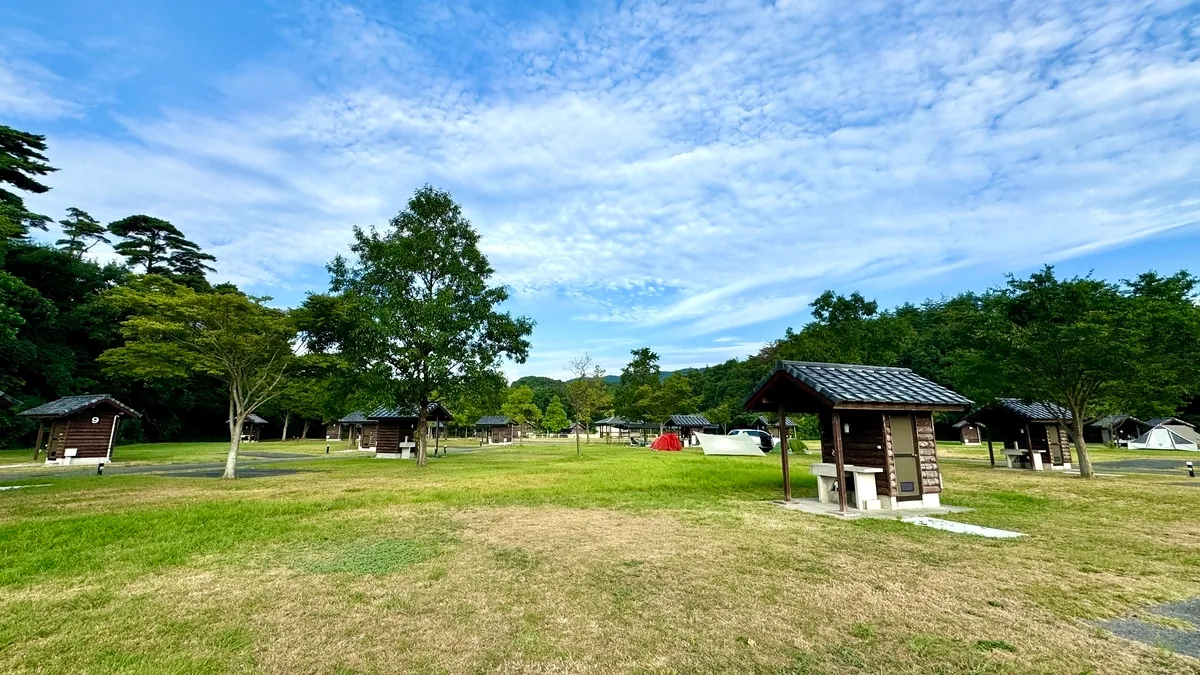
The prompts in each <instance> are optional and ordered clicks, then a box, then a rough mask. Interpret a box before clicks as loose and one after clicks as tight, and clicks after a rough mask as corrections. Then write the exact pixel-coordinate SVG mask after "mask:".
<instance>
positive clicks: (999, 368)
mask: <svg viewBox="0 0 1200 675" xmlns="http://www.w3.org/2000/svg"><path fill="white" fill-rule="evenodd" d="M1128 310H1129V305H1128V302H1127V299H1126V298H1125V297H1123V296H1122V294H1121V293H1120V291H1119V289H1118V288H1117V286H1116V285H1115V284H1111V283H1108V282H1105V281H1100V280H1098V279H1093V278H1091V277H1075V278H1073V279H1067V280H1059V279H1057V278H1055V276H1054V270H1053V268H1052V267H1050V266H1047V267H1045V268H1043V269H1042V270H1041V271H1039V272H1036V273H1034V274H1033V275H1031V276H1030V277H1029V279H1017V278H1014V277H1012V276H1010V277H1009V280H1008V286H1007V288H1006V289H1004V290H1003V291H1001V292H1000V293H999V294H998V295H997V296H996V301H995V302H994V303H993V312H992V315H991V317H990V319H991V320H990V322H989V325H988V326H987V328H986V329H985V332H984V335H982V336H980V337H981V339H987V340H989V345H988V346H989V347H990V349H988V350H987V351H988V352H989V353H990V359H989V360H990V362H991V363H992V364H994V365H993V369H992V374H993V376H995V377H998V378H1001V379H1002V380H1003V382H1005V384H1006V385H1007V387H1008V390H1009V391H1010V392H1011V394H1013V395H1016V396H1019V397H1020V398H1023V399H1025V400H1028V401H1045V402H1051V403H1056V404H1058V405H1060V406H1062V407H1064V408H1066V410H1068V411H1070V413H1071V419H1070V420H1062V423H1063V425H1064V426H1068V425H1069V428H1070V429H1071V436H1072V439H1073V441H1074V444H1075V451H1076V453H1077V454H1078V456H1079V472H1080V475H1082V476H1083V477H1085V478H1091V477H1092V476H1093V472H1092V463H1091V458H1090V457H1089V456H1088V450H1087V445H1086V444H1085V443H1084V440H1083V424H1084V420H1086V419H1088V418H1090V417H1092V416H1093V414H1094V413H1095V412H1096V410H1097V407H1098V406H1099V405H1100V404H1101V403H1102V402H1103V401H1104V400H1106V399H1107V398H1109V397H1111V396H1112V395H1114V394H1115V393H1116V392H1117V390H1119V389H1120V388H1121V387H1122V386H1124V385H1123V383H1124V382H1126V381H1127V380H1131V379H1132V380H1136V379H1138V378H1139V377H1140V376H1139V373H1138V371H1139V365H1140V364H1139V359H1138V358H1137V357H1138V353H1139V345H1138V335H1137V331H1136V329H1135V328H1134V327H1133V326H1131V319H1132V316H1131V314H1130V312H1129V311H1128Z"/></svg>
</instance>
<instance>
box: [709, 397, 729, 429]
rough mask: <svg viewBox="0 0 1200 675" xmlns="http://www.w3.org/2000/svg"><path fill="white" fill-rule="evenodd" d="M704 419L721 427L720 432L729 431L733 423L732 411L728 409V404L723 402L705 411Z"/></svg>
mask: <svg viewBox="0 0 1200 675" xmlns="http://www.w3.org/2000/svg"><path fill="white" fill-rule="evenodd" d="M704 417H705V418H706V419H707V420H708V421H709V422H712V423H713V424H716V425H717V426H719V427H721V431H722V432H724V431H728V430H729V425H730V424H731V423H732V422H733V411H732V410H730V409H729V402H728V401H724V402H722V403H718V404H717V405H715V406H713V407H711V408H709V409H708V410H705V411H704Z"/></svg>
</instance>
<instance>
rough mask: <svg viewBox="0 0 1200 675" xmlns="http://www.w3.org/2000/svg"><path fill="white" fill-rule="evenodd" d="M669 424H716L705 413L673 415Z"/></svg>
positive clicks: (689, 425)
mask: <svg viewBox="0 0 1200 675" xmlns="http://www.w3.org/2000/svg"><path fill="white" fill-rule="evenodd" d="M667 424H670V425H671V426H674V427H711V426H716V425H714V424H713V423H712V422H709V421H708V418H707V417H705V416H704V415H671V417H670V418H669V419H667Z"/></svg>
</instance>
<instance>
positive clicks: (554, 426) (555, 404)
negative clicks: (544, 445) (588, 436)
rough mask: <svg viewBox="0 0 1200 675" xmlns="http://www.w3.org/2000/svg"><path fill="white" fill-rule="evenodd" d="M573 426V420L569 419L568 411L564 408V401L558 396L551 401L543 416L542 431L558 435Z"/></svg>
mask: <svg viewBox="0 0 1200 675" xmlns="http://www.w3.org/2000/svg"><path fill="white" fill-rule="evenodd" d="M569 424H571V418H570V417H567V409H566V408H564V407H563V404H562V401H561V400H559V398H558V397H557V396H555V397H554V398H552V399H550V403H549V405H547V406H546V412H544V413H543V414H542V429H544V430H545V431H546V433H551V434H557V433H558V432H560V431H562V430H563V429H566V428H567V426H568V425H569Z"/></svg>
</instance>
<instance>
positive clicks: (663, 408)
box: [639, 373, 699, 435]
mask: <svg viewBox="0 0 1200 675" xmlns="http://www.w3.org/2000/svg"><path fill="white" fill-rule="evenodd" d="M640 399H641V402H640V403H639V405H640V406H641V407H642V408H643V409H644V410H646V412H648V413H649V419H652V420H658V433H659V434H660V435H661V434H662V431H663V425H664V424H666V421H667V418H669V417H670V416H671V415H674V414H677V413H690V412H692V411H694V410H695V409H696V406H697V405H698V404H699V401H698V399H697V398H696V397H695V395H694V394H693V393H692V383H691V381H689V380H688V378H687V376H686V375H680V374H679V373H675V374H673V375H671V376H670V377H668V378H667V379H665V380H663V382H662V384H661V385H660V386H658V387H657V388H655V389H650V388H649V387H645V386H643V387H642V389H641V396H640Z"/></svg>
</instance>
